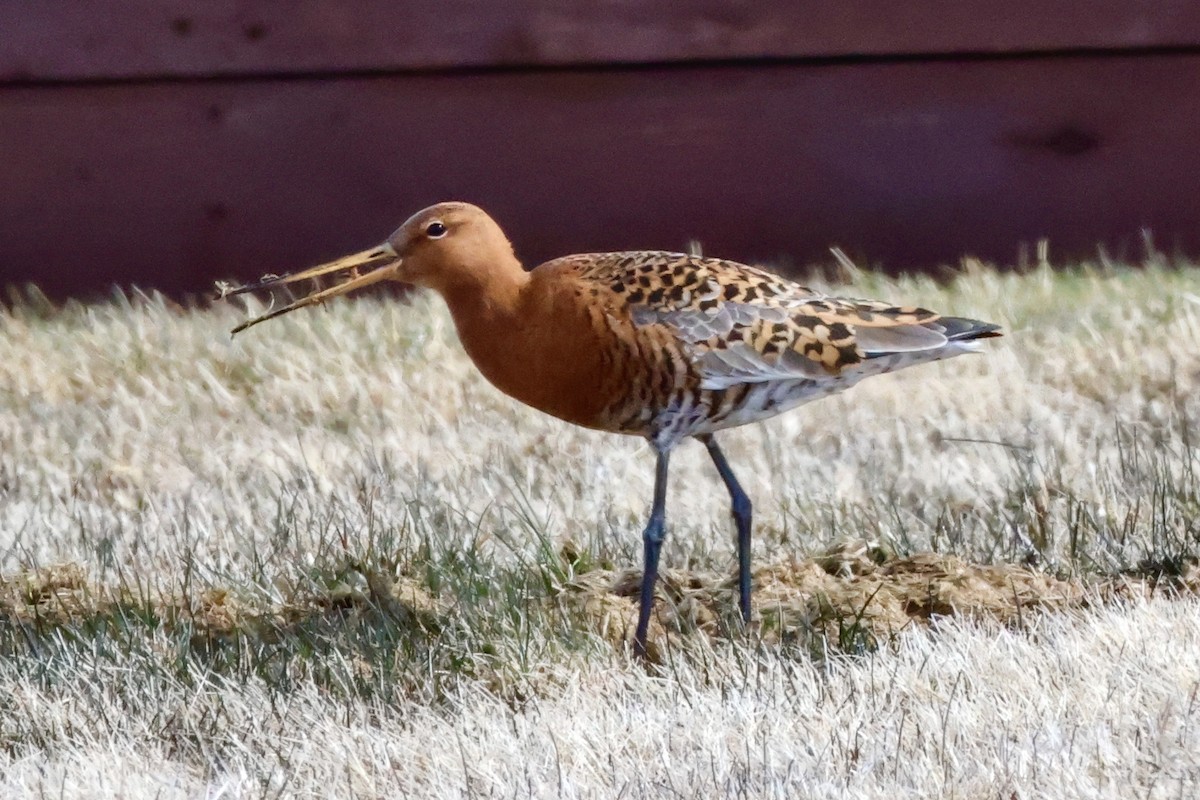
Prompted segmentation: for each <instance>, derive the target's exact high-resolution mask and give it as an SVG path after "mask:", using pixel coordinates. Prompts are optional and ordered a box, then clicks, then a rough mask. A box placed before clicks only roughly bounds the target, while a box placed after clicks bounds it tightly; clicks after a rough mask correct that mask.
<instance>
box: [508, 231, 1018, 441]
mask: <svg viewBox="0 0 1200 800" xmlns="http://www.w3.org/2000/svg"><path fill="white" fill-rule="evenodd" d="M531 277H532V278H533V281H532V282H531V286H532V287H533V288H534V294H538V293H539V292H540V293H554V294H555V295H556V296H557V297H560V298H561V297H562V296H564V295H565V296H567V297H569V298H572V299H571V302H574V303H577V304H579V305H580V307H581V309H585V310H586V313H583V314H582V316H581V319H586V324H587V325H589V326H590V327H591V328H592V329H593V331H592V333H593V334H594V336H595V342H596V344H595V346H596V347H600V348H606V349H607V350H609V351H610V352H609V353H608V354H607V356H608V357H607V358H605V359H603V361H602V362H598V363H602V364H606V365H608V374H606V375H597V381H596V383H597V387H596V388H597V390H599V391H602V392H603V393H604V394H605V395H606V397H605V402H604V403H603V404H602V407H601V410H600V411H599V413H598V415H597V417H596V418H595V419H592V420H574V421H576V422H581V423H582V424H587V425H589V426H590V427H597V428H602V429H605V430H613V431H619V432H624V433H635V434H640V435H644V436H647V437H649V438H651V439H652V440H655V441H657V442H660V443H662V444H673V443H674V441H676V440H678V439H680V438H683V437H685V436H689V435H695V434H702V433H710V432H712V431H715V430H720V429H721V428H726V427H732V426H735V425H741V424H745V423H747V422H753V421H755V420H759V419H764V418H766V417H769V416H773V415H774V414H777V413H779V412H781V411H784V410H786V409H787V408H791V407H793V406H795V405H798V404H800V403H803V402H806V401H808V400H812V399H815V398H817V397H822V396H825V395H829V394H833V393H835V392H838V391H841V390H843V389H846V388H848V387H849V386H852V385H853V384H855V383H857V382H858V381H859V380H861V379H862V378H864V377H867V376H870V375H876V374H880V373H885V372H891V371H894V370H896V369H900V368H903V367H907V366H911V365H913V364H919V363H923V362H926V361H934V360H938V359H943V358H948V357H951V356H954V355H958V354H960V353H964V352H968V351H970V350H972V349H973V346H972V345H971V344H970V342H971V341H972V340H974V339H979V338H984V337H988V336H998V335H1000V334H999V333H998V328H997V326H995V325H991V324H988V323H983V322H978V321H975V320H969V319H962V318H956V317H943V316H940V315H939V314H937V313H934V312H932V311H928V310H925V309H922V308H916V307H909V306H895V305H891V304H888V303H884V302H879V301H873V300H857V299H849V298H839V297H831V296H828V295H825V294H822V293H820V292H816V291H814V290H812V289H809V288H806V287H804V286H801V285H800V284H798V283H795V282H793V281H790V280H788V279H786V278H783V277H780V276H778V275H775V274H772V273H770V272H767V271H765V270H761V269H758V268H755V267H751V266H747V265H745V264H739V263H737V262H732V261H724V260H720V259H713V258H702V257H698V256H691V255H686V254H682V253H669V252H659V251H634V252H618V253H591V254H581V255H574V256H567V257H564V258H560V259H556V260H554V261H550V262H547V263H546V264H543V265H541V266H539V267H537V268H536V269H534V270H533V273H532V276H531Z"/></svg>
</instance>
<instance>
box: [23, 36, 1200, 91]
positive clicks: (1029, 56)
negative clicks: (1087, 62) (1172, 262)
mask: <svg viewBox="0 0 1200 800" xmlns="http://www.w3.org/2000/svg"><path fill="white" fill-rule="evenodd" d="M1196 55H1200V44H1195V45H1154V46H1146V47H1079V48H1065V49H1059V50H1021V51H1005V52H995V51H966V52H944V53H890V54H850V55H838V56H768V57H755V58H709V59H704V58H701V59H689V60H665V61H654V60H646V61H615V62H589V63H578V64H575V63H572V64H491V65H464V66H452V67H446V66H440V67H380V68H369V69H363V68H355V69H344V70H339V69H328V70H295V71H292V70H264V71H255V70H240V71H229V72H213V73H211V74H205V75H195V74H186V73H179V74H173V73H167V74H160V75H97V76H91V77H86V78H84V77H74V78H54V77H40V78H39V77H29V76H19V77H13V76H0V88H39V87H47V88H51V87H76V86H111V85H147V84H174V83H237V82H252V81H254V82H257V81H313V80H338V79H370V78H394V77H436V76H476V75H495V74H514V73H515V74H521V73H527V74H553V73H579V72H637V71H645V70H691V69H721V68H737V69H745V68H747V67H763V68H768V69H770V68H781V67H838V66H842V67H844V66H856V65H862V66H874V65H887V64H921V63H929V64H936V63H948V62H949V63H971V62H992V61H1038V60H1057V59H1088V58H1122V59H1125V58H1139V57H1162V56H1196Z"/></svg>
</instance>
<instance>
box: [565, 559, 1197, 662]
mask: <svg viewBox="0 0 1200 800" xmlns="http://www.w3.org/2000/svg"><path fill="white" fill-rule="evenodd" d="M1181 567H1182V568H1181V569H1178V570H1175V571H1173V572H1171V573H1170V574H1165V573H1164V572H1163V571H1161V570H1146V571H1142V572H1140V573H1138V574H1126V575H1119V576H1112V577H1108V578H1103V579H1093V580H1089V581H1083V580H1079V579H1062V578H1057V577H1055V576H1053V575H1049V574H1047V573H1045V572H1041V571H1038V570H1036V569H1030V568H1027V567H1023V566H1016V565H1010V564H990V565H989V564H971V563H969V562H966V561H963V560H962V559H960V558H957V557H955V556H945V555H940V554H937V553H920V554H917V555H913V556H908V557H896V556H894V555H892V554H890V553H888V552H887V551H886V550H884V549H883V548H880V547H878V546H875V545H872V544H870V543H867V542H862V541H850V542H844V543H841V544H838V545H836V546H834V547H832V548H830V549H829V550H827V551H826V552H825V553H823V554H821V555H820V556H817V557H815V558H810V559H789V560H786V561H779V562H776V563H773V564H769V565H766V566H760V567H758V568H757V569H755V571H754V573H753V586H754V618H753V620H752V625H753V626H754V627H756V628H757V629H758V632H759V634H760V636H761V637H762V639H763V640H764V641H766V642H778V641H786V640H787V639H788V638H790V637H795V636H797V635H798V634H803V633H815V634H817V635H818V636H822V637H824V638H825V639H827V640H829V641H831V642H833V644H834V646H835V647H839V648H845V647H847V646H849V647H861V646H873V645H874V644H875V643H877V642H878V641H880V640H886V639H887V638H889V637H891V636H894V635H895V634H897V633H899V632H900V631H901V630H903V629H904V628H906V627H908V626H911V625H929V624H931V623H933V622H935V621H936V620H937V619H939V618H947V617H968V618H977V619H984V618H986V619H991V620H998V621H1000V622H1001V623H1004V624H1020V623H1021V622H1022V621H1023V620H1024V619H1025V618H1027V617H1028V615H1031V614H1035V613H1042V612H1047V611H1058V610H1064V609H1068V608H1073V607H1083V606H1086V605H1090V604H1095V603H1103V602H1107V601H1111V600H1116V599H1120V598H1132V597H1135V596H1144V595H1148V594H1151V593H1154V592H1156V591H1160V592H1161V591H1164V590H1166V591H1176V592H1191V593H1197V592H1200V565H1197V564H1196V563H1194V562H1190V563H1188V564H1185V565H1181ZM640 581H641V572H640V570H623V571H607V570H596V571H592V572H588V573H585V574H583V575H580V576H578V577H577V579H576V580H575V581H573V582H572V583H571V584H570V586H569V588H568V595H569V597H570V602H571V604H572V605H573V606H574V607H575V608H576V609H577V611H578V613H579V614H580V616H582V617H583V618H584V619H585V620H586V622H587V624H588V625H590V626H591V628H592V629H593V630H594V631H595V632H596V633H597V634H599V635H600V636H601V637H603V638H604V639H606V640H608V641H610V642H612V643H613V644H614V645H615V646H626V645H627V644H628V643H629V642H631V641H632V637H633V630H634V629H633V621H634V620H635V619H636V615H637V597H638V591H639V585H640ZM736 608H737V587H736V583H735V581H734V580H733V579H732V578H730V577H728V576H723V575H717V574H705V573H686V572H683V571H678V570H667V571H666V572H664V574H663V576H662V580H661V581H660V582H659V587H658V602H657V604H656V608H655V611H656V613H655V615H654V617H652V618H651V630H650V639H651V641H650V642H649V643H648V644H649V646H648V650H649V651H650V653H651V657H652V658H655V659H658V658H661V657H662V655H663V653H664V648H666V647H667V646H678V645H684V644H686V641H687V639H688V638H689V637H693V636H706V637H709V638H715V637H720V636H724V635H728V631H729V630H730V627H731V625H730V623H731V621H734V620H736V617H737V612H736ZM734 624H736V622H735V623H734Z"/></svg>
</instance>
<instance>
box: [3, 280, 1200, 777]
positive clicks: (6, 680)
mask: <svg viewBox="0 0 1200 800" xmlns="http://www.w3.org/2000/svg"><path fill="white" fill-rule="evenodd" d="M858 280H859V283H858V285H854V286H850V287H839V288H845V289H846V291H847V293H850V294H855V295H860V296H879V297H884V298H888V299H894V300H898V301H911V302H916V303H919V304H923V305H928V306H930V307H933V308H936V309H939V310H945V311H947V312H952V313H955V314H959V315H965V316H976V317H979V318H983V319H987V320H991V321H995V322H999V323H1002V324H1003V325H1004V326H1005V328H1006V330H1007V331H1008V336H1007V337H1006V338H1004V339H1000V340H992V341H989V342H986V343H985V347H984V349H985V350H986V351H987V352H986V354H985V355H982V356H973V357H964V358H959V359H955V360H953V361H950V362H946V363H944V364H937V365H930V366H924V367H918V368H914V369H911V370H907V371H903V372H901V373H898V374H895V375H891V376H885V377H882V378H877V379H872V380H870V381H867V382H866V383H864V384H863V385H861V386H859V387H857V388H855V389H853V390H852V391H850V392H849V393H847V394H845V395H843V396H840V397H836V398H832V399H829V400H824V401H820V402H818V403H814V404H812V405H810V406H806V407H803V408H802V409H800V410H798V411H795V412H792V413H790V414H787V415H785V416H782V417H779V418H776V419H775V420H772V421H770V422H768V423H766V424H762V425H759V426H755V427H752V428H747V429H741V430H738V431H733V432H730V433H729V434H727V435H726V436H725V437H723V442H724V443H725V445H726V451H727V453H728V455H729V456H730V459H731V461H732V462H733V464H734V466H735V468H736V469H737V471H738V474H739V476H740V477H741V478H742V482H743V484H744V485H745V486H746V488H747V490H748V492H749V493H750V494H751V496H752V497H753V498H754V500H755V511H756V523H757V527H756V540H755V563H756V566H757V567H758V568H759V577H760V583H761V585H762V586H763V592H762V594H763V596H762V597H761V598H760V607H759V612H760V616H759V618H758V619H757V620H756V625H755V628H754V630H752V631H751V632H750V634H749V635H746V634H743V633H741V632H738V631H737V630H732V632H731V627H735V626H733V623H732V621H733V614H732V613H731V611H730V609H729V605H730V603H731V597H730V594H729V587H728V586H727V585H726V584H727V581H725V578H726V576H728V574H729V573H730V570H731V568H732V563H733V559H732V550H733V548H732V535H731V531H730V525H729V521H728V517H727V510H726V504H727V500H726V498H725V496H724V493H723V490H722V489H721V487H720V484H719V482H718V481H717V479H716V477H715V475H714V474H713V471H712V468H711V465H710V464H709V463H708V462H707V459H706V457H705V455H704V453H703V450H702V448H699V447H695V446H690V447H685V448H682V449H681V450H680V452H679V454H678V456H677V457H676V459H675V460H674V462H673V472H672V484H671V491H670V495H669V498H668V525H669V529H670V534H669V536H670V538H669V542H668V546H667V549H666V550H665V552H664V565H665V566H666V567H667V568H668V570H673V571H674V572H673V573H672V576H671V579H670V580H668V581H667V582H666V586H665V596H664V600H663V601H662V602H661V604H662V605H663V606H664V609H665V611H664V617H663V619H662V622H663V625H664V626H665V627H664V628H663V630H665V631H666V634H667V635H668V636H669V637H670V638H668V639H662V640H661V641H660V652H659V656H660V661H661V664H660V666H659V667H658V668H657V670H651V671H650V672H649V673H648V672H647V671H646V670H644V669H642V668H641V667H639V666H638V665H637V664H635V663H633V662H632V661H631V660H630V659H629V658H628V656H627V654H626V653H625V652H624V651H623V649H622V648H621V647H620V641H621V637H622V636H623V635H625V633H626V631H625V630H624V629H623V627H622V626H623V625H627V617H628V614H629V613H631V610H632V607H633V606H632V600H631V599H630V598H629V597H627V596H625V594H623V590H622V589H621V585H622V582H623V581H624V582H625V583H628V580H627V579H628V574H627V573H623V570H624V569H626V568H630V567H636V566H637V562H638V558H639V557H640V539H639V532H640V527H641V524H642V517H643V515H644V513H645V511H646V507H647V504H648V501H649V496H650V489H651V481H652V458H651V456H650V453H649V452H648V448H647V447H646V446H645V445H644V444H642V443H640V442H638V441H636V440H633V439H624V438H620V437H615V436H609V435H605V434H600V433H594V432H589V431H583V430H579V429H576V428H572V427H570V426H567V425H565V424H562V423H559V422H557V421H555V420H552V419H549V418H546V417H543V416H541V415H539V414H537V413H536V412H533V411H530V410H528V409H525V408H522V407H520V406H519V405H517V404H516V403H514V402H512V401H510V400H508V399H507V398H504V397H503V396H501V395H499V394H498V393H497V392H496V391H494V390H493V389H492V388H491V387H489V386H488V385H487V384H486V383H485V382H484V381H483V379H482V378H480V377H479V376H478V375H477V374H476V373H475V372H474V370H473V368H472V367H471V365H470V364H469V362H468V361H467V360H466V358H465V357H464V356H463V354H462V352H461V350H460V349H459V347H458V345H457V344H456V342H455V339H454V335H453V330H452V326H451V325H450V323H449V320H448V317H447V315H446V313H445V311H444V309H443V308H442V307H441V306H440V304H439V303H438V302H436V301H434V300H431V299H428V298H418V299H416V300H414V301H413V302H411V303H399V302H395V301H390V300H387V299H386V298H365V299H361V300H358V301H353V302H343V303H335V304H333V305H332V307H331V308H329V309H328V310H325V311H315V312H311V313H299V314H295V315H291V316H289V317H286V318H284V319H282V320H280V321H278V322H274V323H271V324H269V325H265V326H262V327H261V328H255V329H254V330H252V331H250V332H248V333H246V334H243V335H242V336H239V337H238V338H237V339H236V340H233V341H231V340H230V339H229V336H228V333H227V331H228V329H229V328H230V327H232V326H233V325H234V324H236V322H237V321H238V320H240V319H242V318H243V312H241V311H240V310H238V309H236V308H232V307H229V306H223V305H222V306H217V307H214V308H211V309H204V310H181V309H177V308H176V307H174V306H173V305H171V304H170V303H167V302H164V301H162V300H159V299H151V300H149V301H144V300H142V299H124V298H120V299H116V300H114V301H111V302H108V303H104V304H97V305H89V306H70V307H68V308H65V309H59V310H47V309H40V308H39V307H38V305H37V304H36V303H24V304H18V306H17V307H16V308H15V309H13V310H11V311H8V312H3V313H0V393H2V396H3V397H4V403H3V405H2V407H0V578H2V579H3V580H2V581H0V795H2V796H26V795H28V796H55V797H59V796H63V797H98V796H107V797H131V798H142V797H146V798H149V797H193V796H212V797H216V796H220V797H255V796H322V797H323V796H352V795H362V796H380V797H385V796H386V797H394V796H401V795H403V794H412V795H421V796H447V797H453V796H464V795H465V796H470V795H472V794H477V795H480V796H526V795H532V796H551V795H558V794H563V795H566V796H615V795H618V794H622V793H624V794H625V796H649V795H653V796H658V795H681V796H697V795H716V794H722V795H724V794H747V795H777V796H788V797H792V796H812V797H929V796H959V797H977V796H988V797H1009V796H1017V797H1035V796H1037V797H1128V796H1135V795H1136V796H1150V797H1187V796H1192V795H1194V794H1195V793H1196V791H1197V781H1200V734H1197V732H1196V726H1195V725H1194V724H1193V722H1192V720H1193V718H1194V717H1195V716H1196V708H1195V704H1196V702H1197V692H1198V691H1200V688H1198V687H1200V683H1198V681H1200V671H1198V668H1197V666H1196V665H1197V664H1200V658H1198V657H1200V617H1198V615H1197V612H1198V611H1200V608H1198V607H1197V604H1196V602H1195V601H1194V600H1190V599H1186V598H1187V596H1188V592H1189V589H1190V588H1194V587H1195V585H1196V575H1195V567H1194V554H1195V553H1196V552H1197V551H1198V550H1200V543H1198V536H1200V534H1198V528H1197V518H1198V517H1200V501H1198V494H1197V483H1196V473H1195V469H1194V467H1195V460H1196V450H1195V443H1194V442H1193V440H1192V438H1191V437H1192V436H1193V435H1194V432H1195V430H1196V427H1197V421H1198V420H1200V397H1197V393H1196V389H1197V388H1198V384H1200V347H1198V346H1197V345H1198V344H1200V298H1198V297H1197V296H1196V292H1197V291H1198V288H1197V287H1200V271H1198V270H1196V269H1194V268H1187V267H1183V268H1179V269H1163V268H1159V267H1153V266H1152V267H1149V268H1147V269H1144V270H1125V269H1115V270H1114V269H1108V270H1083V271H1079V270H1075V271H1070V272H1067V273H1063V274H1054V273H1051V272H1049V271H1046V270H1037V271H1034V272H1032V273H1029V274H1025V275H1019V276H1018V275H1003V274H997V273H993V272H990V271H987V270H982V269H971V270H968V271H967V272H966V273H965V274H963V275H960V276H958V277H956V278H955V279H953V280H951V281H949V282H948V283H946V284H937V283H935V282H933V281H931V280H928V279H903V280H890V279H881V278H877V277H873V276H862V277H860V278H859V279H858ZM858 543H863V544H861V545H860V544H858ZM849 551H853V552H856V553H859V554H861V553H868V554H869V557H868V558H867V560H866V561H862V559H861V558H860V559H859V560H858V561H855V560H854V558H849V559H845V558H842V555H840V554H844V553H845V552H849ZM925 551H937V552H939V553H941V554H943V556H946V557H948V558H950V559H951V560H936V559H934V558H933V557H932V556H925V555H921V554H922V553H924V552H925ZM822 554H824V555H822ZM830 554H835V555H834V556H831V555H830ZM810 556H817V557H818V558H817V559H816V560H815V561H814V560H808V557H810ZM914 557H915V558H916V561H915V562H913V561H911V558H914ZM856 558H857V556H856ZM906 558H909V559H910V561H909V562H905V560H904V559H906ZM922 559H925V560H922ZM858 563H863V564H867V566H866V567H862V568H859V567H855V566H854V564H858ZM903 563H919V564H925V563H930V564H933V568H935V571H939V572H938V575H939V576H940V577H938V580H939V581H940V583H939V584H937V585H938V592H940V593H943V594H939V595H938V596H939V597H942V596H943V595H944V596H946V597H953V598H955V599H954V600H952V601H950V602H947V603H943V604H941V605H939V604H938V603H930V604H927V605H926V606H922V605H921V604H920V603H919V602H916V601H915V600H913V599H912V597H915V596H916V595H915V594H914V595H913V596H912V597H909V596H908V595H904V596H901V595H898V594H896V592H898V591H899V590H898V589H896V588H895V587H896V586H897V585H898V584H896V582H895V581H894V580H893V579H892V576H893V573H897V574H898V573H899V572H900V571H902V570H899V569H898V568H897V567H896V566H895V565H897V564H903ZM814 565H815V566H814ZM814 570H815V572H814ZM1003 570H1011V571H1012V572H1011V575H1012V578H1011V580H1008V579H1006V578H1005V577H1004V574H1005V573H1004V572H1003ZM998 571H999V572H998ZM906 574H907V573H906ZM800 575H815V576H816V577H815V578H814V580H817V583H815V584H814V583H812V582H807V583H806V582H804V581H801V580H799V579H796V580H791V578H790V577H788V576H800ZM997 575H999V576H1000V577H996V576H997ZM765 576H775V578H779V576H783V577H782V578H779V579H778V580H775V579H772V580H773V582H768V581H767V578H766V577H765ZM980 576H985V577H986V580H978V581H977V582H976V583H972V581H976V580H977V579H979V578H980ZM818 579H819V580H818ZM864 581H874V583H871V584H869V586H870V590H869V591H868V590H866V589H864V585H865V584H864ZM985 584H986V586H985ZM933 585H934V584H933V583H932V579H931V582H930V583H929V584H926V586H933ZM1005 585H1011V586H1013V587H1014V591H1013V598H1014V600H1013V602H1012V603H1007V604H1006V603H1005V601H1004V600H1003V598H1004V597H1005V593H1004V592H1003V591H1002V588H1001V589H997V587H998V586H999V587H1003V586H1005ZM813 586H820V587H822V588H821V589H820V591H819V592H818V591H816V590H814V589H813V588H812V587H813ZM877 586H882V587H884V588H883V589H880V590H879V591H878V592H877V591H876V587H877ZM917 586H918V590H919V589H920V587H921V585H920V584H917ZM963 586H965V587H967V588H966V589H962V587H963ZM973 586H978V587H980V590H979V592H976V593H975V594H974V595H973V594H972V591H973V590H972V589H971V587H973ZM947 587H949V588H947ZM1029 587H1034V588H1029ZM1037 587H1047V588H1045V590H1044V591H1043V590H1041V589H1038V588H1037ZM951 588H953V589H955V590H956V591H958V590H961V591H960V592H959V594H948V592H950V589H951ZM614 589H615V590H614ZM984 589H986V592H990V594H988V598H990V599H987V600H986V602H985V600H984V599H983V595H984V594H985V591H984ZM843 590H844V591H843ZM906 591H907V590H906ZM913 591H917V590H913ZM1038 592H1041V593H1042V595H1045V596H1046V598H1047V599H1046V600H1045V602H1044V603H1041V602H1039V595H1038ZM1179 592H1182V594H1183V596H1184V598H1185V599H1175V598H1176V595H1177V593H1179ZM926 593H927V594H930V593H929V592H926ZM768 595H769V597H768ZM815 595H819V596H815ZM976 595H978V597H977V598H976ZM1050 595H1053V597H1050ZM931 596H932V595H931ZM897 598H899V599H897ZM906 598H907V599H906ZM998 598H999V599H998ZM1147 598H1148V599H1147ZM668 599H669V600H670V602H667V601H668ZM884 601H886V603H885V602H884ZM887 603H891V605H890V606H889V605H887ZM1001 606H1004V607H1003V608H1001ZM887 609H891V610H890V611H888V610H887ZM826 612H828V613H826ZM930 625H931V627H930ZM614 627H615V628H616V630H615V631H614V630H613V628H614ZM614 643H615V644H616V645H617V646H615V647H614Z"/></svg>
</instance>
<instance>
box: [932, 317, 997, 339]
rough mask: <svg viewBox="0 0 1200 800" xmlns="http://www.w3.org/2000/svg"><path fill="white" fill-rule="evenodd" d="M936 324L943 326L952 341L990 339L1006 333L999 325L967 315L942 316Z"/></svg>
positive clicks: (947, 336)
mask: <svg viewBox="0 0 1200 800" xmlns="http://www.w3.org/2000/svg"><path fill="white" fill-rule="evenodd" d="M934 324H935V325H940V326H942V328H943V329H944V332H945V334H946V338H947V339H949V340H950V341H952V342H969V341H971V340H972V339H990V338H992V337H994V336H1003V335H1004V333H1003V332H1002V331H1001V330H1000V326H999V325H993V324H992V323H990V322H980V321H979V320H977V319H967V318H966V317H941V318H939V319H938V321H937V322H935V323H934Z"/></svg>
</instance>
